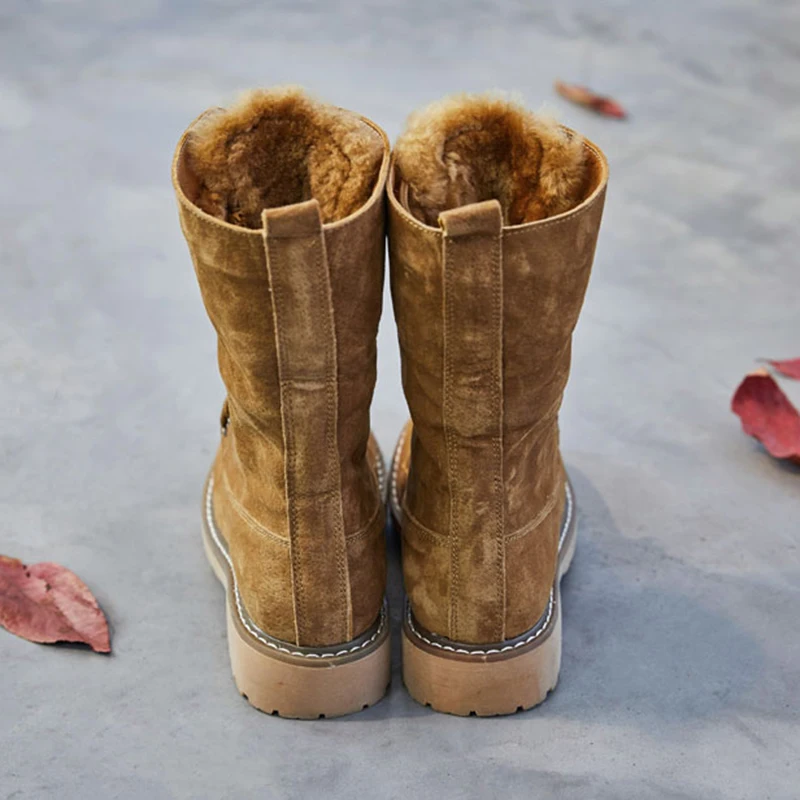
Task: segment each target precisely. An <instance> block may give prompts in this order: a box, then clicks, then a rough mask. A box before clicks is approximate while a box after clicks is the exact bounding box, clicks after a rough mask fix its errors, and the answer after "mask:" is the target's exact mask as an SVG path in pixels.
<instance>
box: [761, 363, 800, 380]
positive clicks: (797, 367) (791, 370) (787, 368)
mask: <svg viewBox="0 0 800 800" xmlns="http://www.w3.org/2000/svg"><path fill="white" fill-rule="evenodd" d="M764 360H765V361H766V362H767V364H769V365H770V366H771V367H772V368H773V369H774V370H775V371H776V372H779V373H780V374H781V375H783V376H784V378H794V379H795V380H798V381H800V358H789V359H786V361H773V360H772V359H769V358H767V359H764Z"/></svg>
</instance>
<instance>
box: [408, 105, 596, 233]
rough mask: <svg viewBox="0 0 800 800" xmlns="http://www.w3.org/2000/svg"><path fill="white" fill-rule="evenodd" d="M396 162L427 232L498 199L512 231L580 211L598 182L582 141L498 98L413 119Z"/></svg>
mask: <svg viewBox="0 0 800 800" xmlns="http://www.w3.org/2000/svg"><path fill="white" fill-rule="evenodd" d="M395 159H396V165H397V172H398V177H399V180H400V181H401V182H405V184H406V185H407V189H408V197H407V201H406V202H407V206H408V210H409V211H410V212H411V213H412V214H413V215H414V216H415V217H417V218H418V219H420V220H421V221H423V222H425V223H427V224H428V225H437V220H438V216H439V214H440V213H441V212H442V211H446V210H448V209H451V208H456V207H458V206H463V205H469V204H470V203H478V202H481V201H483V200H491V199H497V200H498V201H499V202H500V205H501V206H502V208H503V219H504V221H505V223H506V225H519V224H521V223H524V222H533V221H535V220H540V219H545V218H546V217H552V216H554V215H556V214H561V213H562V212H564V211H568V210H569V209H570V208H573V207H574V206H576V205H578V204H579V203H580V202H581V200H583V199H584V198H585V197H586V196H587V193H588V190H589V184H590V182H591V175H590V173H591V165H590V164H587V156H586V148H585V147H584V143H583V139H582V138H581V137H580V136H578V135H577V134H574V133H572V132H570V131H567V130H566V129H564V128H562V127H561V126H559V125H558V124H557V123H556V122H555V121H554V120H552V119H549V118H547V117H542V116H538V115H536V114H533V113H531V112H529V111H527V110H526V109H525V108H523V107H522V106H520V105H518V104H516V103H514V102H511V101H509V100H507V99H505V98H502V97H498V96H494V95H456V96H454V97H448V98H445V99H444V100H440V101H439V102H436V103H433V104H432V105H430V106H428V107H427V108H425V109H422V110H421V111H418V112H416V113H414V114H412V115H411V117H410V118H409V121H408V125H407V127H406V130H405V132H404V133H403V134H402V135H401V136H400V138H399V139H398V140H397V145H396V146H395ZM402 194H405V192H403V193H402Z"/></svg>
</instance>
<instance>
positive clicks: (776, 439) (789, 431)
mask: <svg viewBox="0 0 800 800" xmlns="http://www.w3.org/2000/svg"><path fill="white" fill-rule="evenodd" d="M731 410H732V411H733V413H734V414H736V415H737V416H738V417H739V419H741V421H742V428H743V429H744V432H745V433H747V434H749V435H750V436H754V437H755V438H756V439H758V441H759V442H761V444H763V445H764V447H765V449H766V450H767V452H768V453H769V454H770V455H772V456H774V457H775V458H788V459H789V460H791V461H794V462H796V463H799V464H800V414H798V412H797V409H796V408H795V407H794V406H793V405H792V404H791V402H790V401H789V398H788V397H787V396H786V395H785V394H784V393H783V392H782V391H781V388H780V386H778V384H777V382H776V381H775V379H774V378H773V377H772V375H770V374H769V373H768V372H767V371H766V370H765V369H761V370H758V371H756V372H751V373H750V374H749V375H748V376H747V377H746V378H745V379H744V380H743V381H742V382H741V383H740V384H739V388H738V389H737V390H736V393H735V394H734V395H733V400H732V401H731Z"/></svg>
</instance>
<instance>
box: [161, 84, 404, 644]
mask: <svg viewBox="0 0 800 800" xmlns="http://www.w3.org/2000/svg"><path fill="white" fill-rule="evenodd" d="M288 97H289V99H287V91H285V90H281V91H277V92H274V93H269V92H267V93H258V94H257V95H255V96H253V95H250V96H249V98H248V99H246V100H245V101H243V103H240V104H239V105H238V106H236V107H234V109H232V110H231V111H230V113H228V115H227V116H226V113H227V112H224V111H221V110H214V111H211V112H207V113H206V114H205V115H203V116H202V117H201V118H200V119H199V122H197V123H195V124H194V125H193V126H191V127H190V128H189V130H188V131H187V132H186V133H185V134H184V136H183V138H182V139H181V141H180V143H179V144H178V147H177V150H176V154H175V160H174V162H173V183H174V187H175V191H176V195H177V199H178V208H179V214H180V221H181V226H182V229H183V232H184V235H185V237H186V241H187V244H188V246H189V251H190V253H191V256H192V260H193V262H194V266H195V271H196V274H197V279H198V283H199V285H200V290H201V294H202V297H203V302H204V304H205V307H206V310H207V311H208V315H209V317H210V319H211V322H212V324H213V325H214V328H215V329H216V331H217V335H218V355H219V368H220V372H221V375H222V378H223V381H224V383H225V387H226V389H227V399H226V403H225V407H224V408H223V413H222V422H223V436H222V439H221V442H220V446H219V449H218V452H217V455H216V458H215V461H214V465H213V468H212V476H213V479H214V487H213V504H214V515H215V520H216V523H217V525H218V527H219V528H220V530H221V533H222V534H223V536H224V537H225V539H226V540H227V543H228V546H229V549H230V553H231V557H232V561H233V564H234V570H235V572H236V576H237V581H238V583H239V588H240V592H241V595H242V599H243V602H244V604H245V607H246V609H247V612H248V614H249V615H250V616H251V617H252V619H253V621H254V622H255V623H256V624H257V625H258V626H259V627H260V628H261V629H263V630H264V631H266V632H267V633H269V634H270V635H272V636H274V637H277V638H279V639H282V640H284V641H287V642H293V643H295V644H297V645H301V646H326V645H335V644H340V643H343V642H346V641H349V640H351V639H353V638H355V637H357V636H359V635H360V634H361V633H363V632H364V631H365V630H367V629H368V628H369V627H370V626H371V625H372V624H373V623H374V622H375V621H376V619H377V618H378V615H379V613H380V608H381V605H382V602H383V595H384V591H385V579H386V563H385V544H384V536H383V526H384V515H383V505H382V497H381V491H380V487H379V485H378V478H377V474H376V469H375V465H376V462H377V460H378V459H379V457H380V456H379V453H378V450H377V445H376V444H375V443H374V441H373V440H372V439H371V437H370V428H369V406H370V402H371V400H372V393H373V389H374V385H375V377H376V336H377V328H378V321H379V318H380V313H381V302H382V290H383V264H384V220H385V206H384V186H385V182H386V175H387V172H388V167H389V147H388V142H387V139H386V136H385V134H384V133H383V131H381V130H380V128H378V127H377V126H376V125H374V124H373V123H371V122H370V121H368V120H365V119H363V118H361V117H358V116H356V115H354V114H351V113H350V112H346V111H343V110H341V109H336V108H333V107H331V106H323V105H322V104H319V103H315V102H314V101H311V100H308V99H307V98H305V97H304V96H301V95H300V94H299V93H298V92H297V91H296V90H291V91H290V92H289V93H288ZM273 117H274V118H275V119H277V120H278V121H279V124H277V127H276V125H275V124H273V121H272V118H273ZM209 120H213V123H214V124H213V126H211V127H210V128H209ZM287 120H288V121H287ZM287 126H288V130H290V132H291V131H294V132H295V133H297V132H298V131H300V132H302V147H299V145H298V147H299V149H298V148H293V149H292V148H290V152H289V153H288V155H287V153H286V152H284V150H282V149H281V147H279V146H278V144H279V143H280V142H284V147H285V146H287V145H286V143H285V141H284V140H285V138H286V136H285V133H284V134H281V135H280V136H277V135H276V134H275V131H276V130H282V129H283V128H287ZM265 131H266V133H265ZM343 140H344V141H346V147H344V150H341V149H340V150H338V151H337V152H339V153H341V152H345V153H346V155H347V156H348V157H350V158H351V159H352V163H351V164H350V168H349V171H348V169H346V168H342V169H338V167H342V164H343V162H342V160H341V159H339V160H338V161H336V164H337V165H338V166H337V169H336V170H329V169H327V168H326V167H325V163H326V162H325V160H324V159H322V158H321V157H320V153H324V152H326V148H330V147H331V142H334V143H335V142H342V141H343ZM243 141H244V142H246V143H247V146H246V148H245V149H246V151H247V157H246V158H245V159H244V160H242V159H239V160H238V161H237V167H236V169H235V170H232V171H229V172H226V165H227V164H228V163H229V161H230V159H231V158H232V155H231V154H234V155H236V154H237V152H238V151H237V147H238V148H241V147H242V146H243V145H242V142H243ZM212 144H213V145H214V146H212ZM234 145H235V146H234ZM269 148H272V150H270V149H269ZM376 151H377V152H378V158H377V159H376V158H375V152H376ZM315 154H316V155H315ZM237 158H238V156H237ZM249 162H252V163H253V164H254V165H255V166H254V169H253V171H252V172H247V171H246V167H247V163H249ZM266 164H272V165H273V170H274V171H273V173H269V172H268V171H265V165H266ZM345 167H346V164H345ZM242 170H245V172H246V174H245V175H244V177H243V176H242V174H241V171H242ZM326 170H327V171H326ZM356 172H358V173H359V174H357V175H356V174H355V173H356ZM275 175H278V176H281V175H282V176H284V177H283V179H282V180H280V181H278V179H277V178H275V177H274V176H275ZM337 180H340V181H341V182H342V185H341V186H340V187H339V189H341V191H340V192H338V193H337V191H336V189H337V187H336V185H335V182H336V181H337ZM262 184H263V185H262ZM320 186H322V187H324V191H323V190H322V189H317V187H320ZM315 189H316V190H317V191H319V193H320V198H319V199H318V198H317V197H315V196H314V192H315ZM336 197H338V198H339V200H335V199H334V198H336ZM345 197H347V198H348V199H347V202H346V203H344V199H343V198H345ZM272 201H274V202H276V203H281V204H282V205H276V206H274V207H258V206H260V204H262V203H265V202H272ZM254 203H255V205H253V204H254ZM343 203H344V205H343ZM323 206H324V208H325V211H323ZM256 210H257V212H258V213H257V215H255V214H256ZM254 215H255V216H254ZM326 217H328V218H332V219H333V221H326ZM255 220H258V223H256V222H255ZM237 222H241V223H242V224H233V223H237Z"/></svg>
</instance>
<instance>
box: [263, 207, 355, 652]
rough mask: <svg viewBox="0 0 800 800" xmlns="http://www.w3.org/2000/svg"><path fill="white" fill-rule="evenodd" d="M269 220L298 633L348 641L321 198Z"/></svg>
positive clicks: (271, 214)
mask: <svg viewBox="0 0 800 800" xmlns="http://www.w3.org/2000/svg"><path fill="white" fill-rule="evenodd" d="M262 220H263V236H264V248H265V251H266V263H267V271H268V274H269V284H270V291H271V295H272V308H273V317H274V320H275V341H276V346H277V354H278V374H279V378H280V396H281V418H282V424H283V441H284V448H285V473H286V505H287V516H288V528H289V539H290V543H289V548H290V556H291V569H292V585H293V592H294V603H295V625H296V628H297V637H298V641H302V642H307V643H314V642H318V641H325V642H331V641H333V642H345V641H348V640H350V639H352V638H353V631H352V614H351V609H350V589H349V585H350V584H349V579H348V565H347V550H346V543H345V531H344V521H343V511H342V487H341V472H340V466H339V453H338V446H337V414H338V390H337V365H336V333H335V328H334V318H333V305H332V301H331V285H330V274H329V270H328V261H327V256H326V252H325V239H324V236H323V232H322V220H321V218H320V210H319V204H318V203H317V201H316V200H309V201H307V202H304V203H297V204H295V205H291V206H285V207H282V208H276V209H265V210H264V212H263V214H262ZM322 609H324V613H320V612H321V610H322Z"/></svg>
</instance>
